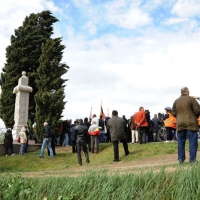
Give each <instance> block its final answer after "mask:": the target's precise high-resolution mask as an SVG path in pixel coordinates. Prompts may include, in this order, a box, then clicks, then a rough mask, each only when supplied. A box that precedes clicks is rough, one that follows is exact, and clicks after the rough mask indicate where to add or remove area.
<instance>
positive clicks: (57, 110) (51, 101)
mask: <svg viewBox="0 0 200 200" xmlns="http://www.w3.org/2000/svg"><path fill="white" fill-rule="evenodd" d="M61 41H62V39H61V38H55V39H49V40H47V41H46V43H45V44H43V45H42V54H41V57H40V59H39V62H40V66H39V68H38V69H37V72H38V79H37V81H36V85H37V88H38V92H37V93H36V95H35V102H36V120H35V122H36V133H37V137H38V138H37V139H38V140H39V141H41V140H42V134H43V132H42V130H43V123H44V122H45V121H47V122H48V123H49V124H50V125H51V126H53V128H54V131H55V132H56V133H57V132H58V131H59V127H60V122H61V121H60V120H61V117H62V112H63V109H64V106H65V103H66V102H64V98H65V95H64V87H65V85H64V83H65V82H66V81H67V79H63V78H61V76H63V75H64V74H65V73H66V72H67V71H68V69H69V67H68V66H67V65H66V64H65V63H61V60H62V55H63V50H64V49H65V46H64V45H61Z"/></svg>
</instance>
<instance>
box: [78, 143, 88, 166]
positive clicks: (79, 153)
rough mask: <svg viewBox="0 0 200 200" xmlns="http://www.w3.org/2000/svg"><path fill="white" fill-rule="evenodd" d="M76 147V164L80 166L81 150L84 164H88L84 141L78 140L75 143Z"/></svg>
mask: <svg viewBox="0 0 200 200" xmlns="http://www.w3.org/2000/svg"><path fill="white" fill-rule="evenodd" d="M76 146H77V158H78V163H79V164H80V165H82V158H81V150H82V149H83V152H84V154H85V158H86V162H87V163H88V162H89V155H88V151H87V143H86V141H83V140H79V141H76Z"/></svg>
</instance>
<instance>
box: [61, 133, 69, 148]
mask: <svg viewBox="0 0 200 200" xmlns="http://www.w3.org/2000/svg"><path fill="white" fill-rule="evenodd" d="M68 145H69V135H68V133H65V138H64V140H63V144H62V146H68Z"/></svg>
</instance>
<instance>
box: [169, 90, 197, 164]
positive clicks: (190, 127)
mask: <svg viewBox="0 0 200 200" xmlns="http://www.w3.org/2000/svg"><path fill="white" fill-rule="evenodd" d="M172 115H173V116H174V117H176V120H177V121H176V124H177V131H178V160H179V163H183V162H184V160H185V142H186V136H188V139H189V148H190V163H192V162H195V161H196V154H197V149H198V130H199V127H198V120H197V118H198V117H199V115H200V105H199V104H198V103H197V101H196V100H195V99H194V98H193V97H190V96H189V89H188V88H187V87H183V88H182V89H181V96H180V97H179V98H178V99H176V100H175V102H174V104H173V107H172Z"/></svg>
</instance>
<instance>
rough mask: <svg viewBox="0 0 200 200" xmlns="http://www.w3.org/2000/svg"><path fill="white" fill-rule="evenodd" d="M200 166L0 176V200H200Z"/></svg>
mask: <svg viewBox="0 0 200 200" xmlns="http://www.w3.org/2000/svg"><path fill="white" fill-rule="evenodd" d="M199 184H200V170H199V165H198V164H193V165H191V166H187V167H186V166H185V165H181V166H177V167H176V168H175V170H174V171H171V172H169V171H167V170H165V167H162V168H161V169H160V170H159V171H157V172H155V171H153V168H151V169H149V171H147V172H140V173H136V174H131V173H128V172H127V173H126V174H118V173H115V174H113V175H109V174H108V173H107V171H105V170H101V171H99V170H93V171H90V172H86V173H84V174H81V175H80V176H76V177H69V176H66V177H47V178H35V179H34V178H32V179H28V178H22V177H21V176H19V175H12V174H7V175H0V199H2V200H10V199H12V200H15V199H17V200H18V199H20V200H23V199H31V200H33V199H43V200H52V199H54V200H56V199H57V200H61V199H62V200H100V199H101V200H129V199H130V200H132V199H138V200H152V199H153V200H173V199H175V200H183V199H184V200H193V199H194V200H196V199H200V190H199V189H200V188H199Z"/></svg>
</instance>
